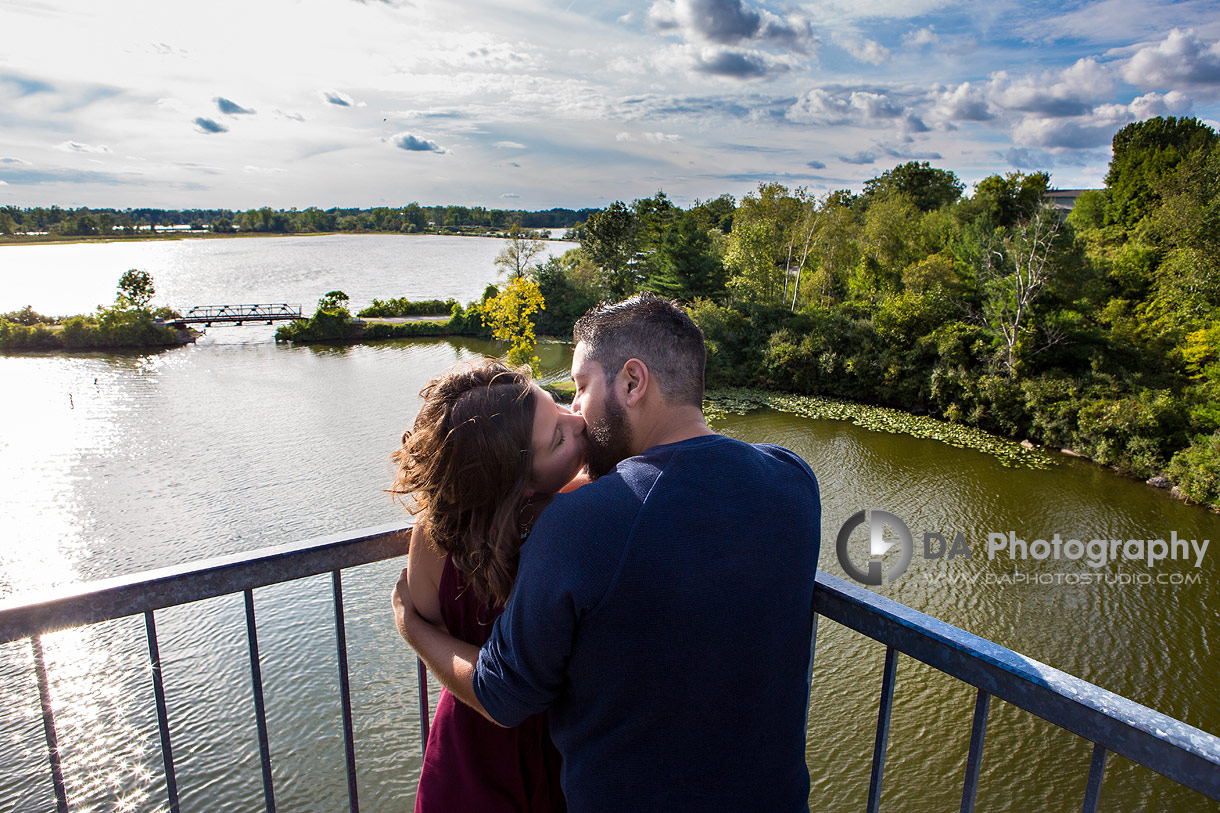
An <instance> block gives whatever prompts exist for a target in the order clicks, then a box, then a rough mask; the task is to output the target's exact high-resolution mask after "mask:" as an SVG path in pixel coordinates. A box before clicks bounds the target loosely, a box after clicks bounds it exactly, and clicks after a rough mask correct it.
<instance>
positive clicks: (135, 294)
mask: <svg viewBox="0 0 1220 813" xmlns="http://www.w3.org/2000/svg"><path fill="white" fill-rule="evenodd" d="M156 294H157V290H156V288H154V287H153V278H152V274H150V273H148V272H147V271H140V270H138V269H135V268H132V269H130V270H128V271H124V272H123V276H121V277H119V290H118V295H117V296H116V297H115V304H116V305H117V306H118V307H119V308H123V309H127V308H140V309H143V308H147V307H148V303H149V302H151V301H152V298H153V297H154V296H156Z"/></svg>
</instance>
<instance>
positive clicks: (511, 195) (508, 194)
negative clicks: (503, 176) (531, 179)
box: [500, 192, 521, 200]
mask: <svg viewBox="0 0 1220 813" xmlns="http://www.w3.org/2000/svg"><path fill="white" fill-rule="evenodd" d="M500 197H502V198H507V199H508V200H516V199H517V198H519V197H521V196H520V195H518V194H517V193H516V192H505V193H504V194H502V195H500Z"/></svg>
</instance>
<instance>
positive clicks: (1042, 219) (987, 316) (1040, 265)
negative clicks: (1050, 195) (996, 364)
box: [979, 206, 1063, 379]
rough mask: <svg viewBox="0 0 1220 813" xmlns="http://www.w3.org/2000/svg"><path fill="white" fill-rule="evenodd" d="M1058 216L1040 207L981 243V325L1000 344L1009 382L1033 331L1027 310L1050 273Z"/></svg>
mask: <svg viewBox="0 0 1220 813" xmlns="http://www.w3.org/2000/svg"><path fill="white" fill-rule="evenodd" d="M1062 223H1063V221H1062V219H1061V218H1060V216H1059V213H1058V212H1056V211H1055V210H1054V209H1052V208H1051V207H1049V206H1041V207H1039V208H1038V209H1037V210H1036V211H1034V212H1033V213H1032V214H1031V215H1030V216H1029V217H1028V218H1026V219H1025V220H1022V221H1020V222H1019V223H1017V224H1016V225H1015V226H1013V227H1012V228H1010V229H1005V230H1004V232H1003V233H997V234H996V235H994V236H993V239H992V240H991V241H990V244H988V245H984V247H983V252H982V256H981V257H980V262H979V276H980V279H981V281H982V283H983V287H984V290H985V291H986V294H987V296H986V300H985V301H984V303H983V322H984V324H986V325H987V327H988V328H990V329H991V330H993V331H994V332H995V333H997V334H998V335H999V336H1001V337H1002V338H1003V340H1004V345H1005V347H1004V357H1003V363H1004V368H1005V370H1006V371H1007V372H1008V377H1009V378H1010V379H1011V378H1014V377H1015V376H1016V370H1017V351H1018V348H1019V346H1020V343H1021V340H1022V338H1023V337H1025V336H1027V335H1032V334H1033V333H1034V330H1035V325H1034V324H1033V322H1034V317H1033V314H1032V309H1033V305H1034V303H1035V302H1036V301H1037V299H1038V297H1039V296H1040V295H1041V294H1042V291H1043V289H1044V288H1045V287H1046V284H1047V282H1048V281H1049V280H1050V279H1051V277H1052V276H1053V275H1054V273H1055V270H1056V266H1055V263H1054V257H1053V255H1054V250H1055V241H1056V239H1057V238H1058V236H1059V232H1060V229H1061V227H1062Z"/></svg>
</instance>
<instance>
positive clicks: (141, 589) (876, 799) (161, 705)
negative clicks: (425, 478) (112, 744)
mask: <svg viewBox="0 0 1220 813" xmlns="http://www.w3.org/2000/svg"><path fill="white" fill-rule="evenodd" d="M409 528H410V524H409V523H402V524H392V525H383V526H378V527H374V528H366V529H362V530H358V531H353V532H349V533H346V534H337V535H334V536H328V537H322V538H319V539H313V540H309V541H306V542H300V543H295V544H290V545H284V546H280V547H275V548H266V549H263V550H258V551H253V552H250V553H244V554H237V555H233V556H225V557H219V558H215V559H209V560H206V561H203V562H199V563H194V564H187V565H182V566H180V567H172V568H166V569H162V570H155V571H150V572H147V573H142V574H138V575H135V576H129V577H122V578H117V579H109V580H106V581H100V582H92V583H89V584H83V585H79V586H77V587H74V588H72V589H70V590H68V591H65V592H62V593H60V594H58V595H56V596H54V597H51V598H44V599H39V600H36V601H23V600H21V599H19V598H17V599H9V600H6V601H0V643H7V642H11V641H18V640H21V639H29V641H30V645H31V647H32V649H33V653H34V668H35V671H36V676H37V682H38V690H39V696H40V700H41V703H42V715H43V727H44V730H45V733H46V738H47V750H48V761H49V764H50V771H51V777H52V782H53V785H54V790H55V797H56V804H57V806H58V809H59V810H60V811H66V810H67V809H68V801H67V794H66V790H65V786H64V780H63V771H62V768H61V765H60V756H59V744H58V736H57V733H56V729H55V715H54V709H53V708H52V707H51V700H50V693H49V689H48V685H49V681H48V676H47V670H46V665H45V660H44V657H43V650H42V641H41V636H42V635H44V634H46V633H49V632H54V631H57V630H62V629H68V628H71V627H77V626H82V625H85V624H93V623H98V622H101V621H108V620H112V619H117V618H124V617H128V616H133V615H139V614H141V613H142V614H143V615H144V619H145V630H146V635H147V639H148V649H149V657H150V661H151V665H152V670H151V672H152V680H153V694H154V698H155V701H156V706H157V721H158V726H159V729H160V738H161V750H162V757H163V762H164V765H165V777H166V787H167V792H168V795H169V807H170V810H172V811H174V812H175V813H177V810H178V791H177V785H176V782H175V779H174V757H173V750H172V746H171V742H170V736H169V722H168V718H167V714H166V704H165V692H164V689H163V687H162V683H161V660H160V654H159V648H158V643H157V634H156V625H155V622H154V613H155V612H156V611H157V610H161V609H165V608H168V607H174V606H178V605H182V604H188V603H191V602H195V601H201V600H203V599H208V598H215V597H218V596H223V595H230V594H235V593H239V592H240V593H244V595H245V609H246V632H247V639H248V645H249V651H250V672H251V680H252V682H253V686H254V702H255V715H256V718H257V725H258V735H259V753H260V757H261V762H262V777H263V793H264V797H265V802H266V807H267V810H268V811H274V810H275V793H274V787H273V784H272V776H271V757H270V749H269V746H268V737H267V723H266V716H265V708H264V704H263V692H262V675H261V670H260V666H259V654H258V637H257V625H256V623H255V614H254V594H253V590H254V589H255V588H258V587H265V586H268V585H272V584H279V583H282V582H287V581H292V580H295V579H301V578H305V577H307V576H316V575H319V574H323V573H328V572H329V573H330V574H331V576H332V591H333V600H334V611H335V631H336V640H337V646H338V665H339V676H338V678H339V687H340V696H341V704H342V712H343V714H342V725H343V738H344V752H345V757H346V771H347V790H348V802H349V806H350V808H351V810H352V811H358V810H359V800H358V794H357V783H356V762H355V743H354V741H353V733H352V714H351V699H350V698H351V694H350V686H349V682H348V667H347V644H346V635H345V628H344V622H343V588H342V580H341V576H340V573H341V571H342V570H343V569H345V568H349V567H355V566H357V565H364V564H371V563H373V562H378V561H382V560H385V559H390V558H393V557H395V556H400V555H401V554H402V553H403V551H404V550H405V548H406V545H405V540H404V539H403V537H402V534H403V532H404V531H407V530H408V529H409ZM813 613H814V636H815V640H814V643H816V634H817V619H818V616H825V617H826V618H829V619H831V620H833V621H835V622H837V623H839V624H842V625H844V626H846V627H848V628H850V629H853V630H855V631H857V632H859V633H861V634H863V635H865V636H867V637H869V638H872V639H874V640H877V641H880V642H881V643H883V644H885V646H886V655H885V666H884V668H883V671H882V687H881V699H880V703H879V706H878V714H877V729H876V735H875V738H874V748H873V763H872V771H871V776H870V781H869V793H868V803H867V810H868V811H870V813H871V812H872V811H876V810H877V809H878V807H879V804H880V799H881V780H882V775H883V773H884V767H885V752H886V744H887V740H888V735H889V721H890V710H891V708H892V707H893V697H894V683H895V677H896V671H897V662H898V653H900V652H901V653H904V654H906V655H908V656H910V657H913V658H915V659H917V660H920V661H922V662H924V663H926V664H929V665H930V666H932V667H934V668H936V669H938V670H940V671H942V672H944V673H946V674H948V675H951V676H953V677H955V678H957V679H958V680H961V681H963V682H965V683H967V684H969V685H971V686H974V687H975V688H976V689H977V690H978V692H977V695H976V701H975V708H974V718H973V721H972V725H971V737H970V750H969V753H968V756H967V759H966V776H965V781H964V784H963V788H962V803H961V810H962V811H963V812H964V813H968V811H971V810H973V808H974V799H975V792H976V790H977V787H978V778H979V771H980V767H981V765H982V754H983V739H984V734H985V731H986V727H987V715H988V711H989V709H990V701H991V698H992V696H995V697H999V698H1001V699H1002V700H1005V701H1007V702H1009V703H1011V704H1013V705H1015V706H1018V707H1020V708H1022V709H1025V710H1026V711H1029V712H1032V713H1033V714H1036V715H1038V716H1039V717H1042V718H1044V719H1046V720H1049V721H1050V722H1052V723H1054V724H1055V725H1058V726H1060V727H1061V728H1064V729H1066V730H1068V731H1072V732H1074V733H1075V734H1078V735H1079V736H1081V737H1084V738H1085V739H1087V740H1089V741H1090V742H1092V743H1093V744H1094V746H1093V758H1092V762H1091V765H1090V769H1089V777H1088V783H1087V785H1086V790H1085V798H1084V803H1083V810H1084V811H1085V812H1086V813H1091V811H1095V810H1096V809H1097V803H1098V800H1099V798H1100V794H1101V785H1102V779H1103V776H1104V773H1105V767H1106V759H1107V756H1108V755H1109V754H1110V753H1115V754H1120V755H1122V756H1124V757H1127V758H1128V759H1130V760H1132V761H1134V762H1138V763H1140V764H1142V765H1145V766H1147V767H1148V768H1151V769H1152V770H1154V771H1156V772H1157V773H1160V774H1163V775H1164V776H1166V777H1169V778H1170V779H1172V780H1173V781H1175V782H1178V783H1179V784H1181V785H1185V786H1186V787H1189V788H1192V789H1194V790H1196V791H1199V792H1200V793H1203V794H1205V795H1206V796H1209V797H1210V798H1212V799H1217V800H1220V737H1216V736H1214V735H1212V734H1208V733H1207V732H1205V731H1202V730H1200V729H1197V728H1194V727H1192V726H1189V725H1187V724H1186V723H1183V722H1181V721H1179V720H1175V719H1173V718H1172V717H1169V716H1167V715H1164V714H1161V713H1160V712H1157V711H1154V710H1152V709H1150V708H1148V707H1146V706H1142V705H1140V704H1138V703H1136V702H1134V701H1132V700H1128V699H1127V698H1125V697H1122V696H1120V695H1117V694H1114V693H1113V692H1109V691H1106V690H1105V689H1102V688H1100V687H1098V686H1095V685H1093V684H1091V683H1089V682H1087V681H1084V680H1081V679H1079V678H1076V677H1073V676H1071V675H1068V674H1066V673H1064V672H1061V671H1059V670H1057V669H1054V668H1053V667H1050V666H1047V665H1045V664H1042V663H1039V662H1037V661H1034V660H1031V659H1029V658H1026V657H1024V656H1023V655H1020V654H1018V653H1016V652H1014V651H1012V650H1011V649H1007V648H1005V647H1002V646H999V645H998V644H995V643H992V642H991V641H988V640H986V639H984V638H980V637H978V636H977V635H972V634H971V633H968V632H965V631H964V630H961V629H958V628H957V627H954V626H951V625H949V624H946V623H944V622H943V621H938V620H937V619H935V618H932V617H931V616H928V615H925V614H923V613H920V612H918V611H916V610H912V609H911V608H909V607H906V606H904V605H902V604H899V603H898V602H896V601H893V600H891V599H887V598H884V597H882V596H878V595H876V594H874V593H872V592H869V591H868V590H865V589H864V588H862V587H859V586H857V585H854V584H851V583H850V582H846V581H843V580H841V579H837V578H835V577H833V576H829V575H827V574H826V573H824V572H821V571H819V572H818V574H817V583H816V587H815V590H814V602H813ZM419 689H420V692H419V694H420V724H421V729H422V731H421V733H422V742H425V743H426V742H427V738H428V733H427V731H428V718H429V716H430V715H429V710H428V696H427V682H426V676H425V674H424V672H423V669H422V665H421V666H420V669H419Z"/></svg>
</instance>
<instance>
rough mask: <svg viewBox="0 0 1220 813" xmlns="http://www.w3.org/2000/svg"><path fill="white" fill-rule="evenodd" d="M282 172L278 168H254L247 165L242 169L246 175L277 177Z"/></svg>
mask: <svg viewBox="0 0 1220 813" xmlns="http://www.w3.org/2000/svg"><path fill="white" fill-rule="evenodd" d="M283 171H284V170H283V169H281V168H280V167H256V166H251V165H249V164H247V165H246V166H244V167H242V172H244V173H246V174H247V175H278V174H279V173H281V172H283Z"/></svg>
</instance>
